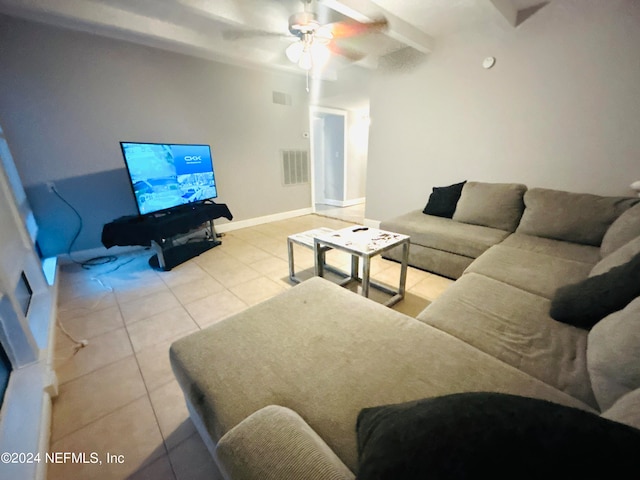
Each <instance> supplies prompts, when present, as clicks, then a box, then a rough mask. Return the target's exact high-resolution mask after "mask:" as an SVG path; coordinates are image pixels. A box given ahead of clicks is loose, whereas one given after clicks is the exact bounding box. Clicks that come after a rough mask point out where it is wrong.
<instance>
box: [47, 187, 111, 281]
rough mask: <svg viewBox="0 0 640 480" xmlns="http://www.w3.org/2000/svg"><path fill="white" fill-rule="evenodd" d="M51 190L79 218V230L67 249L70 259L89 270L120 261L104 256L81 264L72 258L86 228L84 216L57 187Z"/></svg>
mask: <svg viewBox="0 0 640 480" xmlns="http://www.w3.org/2000/svg"><path fill="white" fill-rule="evenodd" d="M50 188H51V191H52V192H53V193H54V194H55V195H56V197H58V198H59V199H60V200H61V201H62V202H64V204H65V205H67V207H69V208H70V209H71V211H72V212H73V213H74V214H75V216H76V217H77V218H78V228H77V230H76V233H75V234H74V235H73V238H72V239H71V242H70V243H69V247H68V248H67V255H68V257H69V259H70V260H71V261H72V262H73V263H75V264H76V265H80V266H81V267H82V268H84V269H89V268H91V267H95V266H99V265H106V264H107V263H113V262H115V261H116V260H117V259H118V257H116V256H114V255H102V256H98V257H93V258H90V259H89V260H85V261H84V262H79V261H77V260H75V259H74V258H73V257H72V256H71V249H72V248H73V245H74V244H75V243H76V240H77V239H78V237H79V236H80V232H82V229H83V228H84V222H83V221H82V216H81V215H80V212H78V210H76V208H75V207H74V206H73V205H71V204H70V203H69V202H68V201H67V199H66V198H64V197H63V196H62V195H60V192H58V189H57V188H56V187H55V185H51V187H50Z"/></svg>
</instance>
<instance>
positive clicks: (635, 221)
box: [600, 202, 640, 258]
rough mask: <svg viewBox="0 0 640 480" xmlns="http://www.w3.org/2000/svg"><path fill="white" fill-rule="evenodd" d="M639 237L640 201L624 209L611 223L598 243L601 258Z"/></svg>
mask: <svg viewBox="0 0 640 480" xmlns="http://www.w3.org/2000/svg"><path fill="white" fill-rule="evenodd" d="M637 237H640V202H638V203H637V204H636V205H634V206H633V207H631V208H629V209H628V210H626V211H625V212H624V213H623V214H622V215H620V216H619V217H618V218H616V220H615V221H614V222H613V223H612V224H611V226H610V227H609V229H608V230H607V233H605V234H604V238H603V239H602V245H600V256H601V257H602V258H604V257H606V256H608V255H610V254H612V253H613V252H615V251H616V250H619V249H620V247H622V246H623V245H626V244H627V243H629V242H630V241H631V240H633V239H634V238H637Z"/></svg>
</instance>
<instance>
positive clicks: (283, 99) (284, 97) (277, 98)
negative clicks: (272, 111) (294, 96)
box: [273, 92, 293, 106]
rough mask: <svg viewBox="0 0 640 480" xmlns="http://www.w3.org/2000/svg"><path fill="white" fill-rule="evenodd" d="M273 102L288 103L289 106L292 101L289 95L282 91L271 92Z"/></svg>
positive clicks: (278, 103)
mask: <svg viewBox="0 0 640 480" xmlns="http://www.w3.org/2000/svg"><path fill="white" fill-rule="evenodd" d="M273 103H275V104H277V105H288V106H290V105H291V104H292V103H293V102H292V100H291V95H289V94H288V93H284V92H273Z"/></svg>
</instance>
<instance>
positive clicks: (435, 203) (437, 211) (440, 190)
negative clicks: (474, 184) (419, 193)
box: [422, 181, 467, 218]
mask: <svg viewBox="0 0 640 480" xmlns="http://www.w3.org/2000/svg"><path fill="white" fill-rule="evenodd" d="M465 183H467V182H466V181H465V182H461V183H456V184H454V185H449V186H448V187H433V190H432V192H431V195H429V201H428V202H427V205H426V206H425V207H424V210H423V211H422V213H424V214H426V215H435V216H436V217H445V218H451V217H453V212H455V211H456V205H457V204H458V200H459V199H460V194H461V193H462V187H464V184H465Z"/></svg>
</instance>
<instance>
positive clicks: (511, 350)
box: [417, 273, 598, 408]
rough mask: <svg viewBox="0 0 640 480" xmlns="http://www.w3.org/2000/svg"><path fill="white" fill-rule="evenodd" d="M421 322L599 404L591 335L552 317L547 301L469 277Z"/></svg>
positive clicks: (480, 277) (430, 308)
mask: <svg viewBox="0 0 640 480" xmlns="http://www.w3.org/2000/svg"><path fill="white" fill-rule="evenodd" d="M417 318H418V320H420V321H422V322H425V323H427V324H429V325H432V326H434V327H436V328H438V329H440V330H442V331H444V332H447V333H449V334H451V335H453V336H455V337H457V338H459V339H461V340H463V341H464V342H466V343H468V344H470V345H473V346H474V347H476V348H477V349H479V350H482V351H483V352H486V353H488V354H489V355H491V356H492V357H495V358H498V359H500V360H502V361H504V362H506V363H508V364H509V365H513V366H514V367H516V368H518V369H520V370H522V371H523V372H526V373H528V374H529V375H532V376H534V377H536V378H539V379H540V380H542V381H544V382H545V383H548V384H549V385H552V386H554V387H556V388H557V389H558V390H562V391H563V392H566V393H568V394H569V395H572V396H574V397H576V398H578V399H580V400H582V401H583V402H585V403H587V404H589V405H591V406H593V407H594V408H597V406H598V404H597V402H596V400H595V397H594V396H593V392H592V390H591V385H590V382H589V373H588V371H587V358H586V357H587V332H586V331H585V330H582V329H579V328H575V327H572V326H569V325H566V324H564V323H560V322H556V321H555V320H553V319H552V318H551V317H549V300H548V299H546V298H543V297H540V296H538V295H534V294H532V293H528V292H525V291H524V290H521V289H519V288H516V287H512V286H510V285H507V284H505V283H502V282H499V281H497V280H494V279H491V278H488V277H485V276H483V275H478V274H475V273H468V274H465V275H463V276H462V278H460V279H459V280H458V281H457V282H455V283H454V284H453V285H451V286H450V287H449V288H448V289H447V290H446V291H445V292H444V293H442V294H441V295H440V296H439V297H438V300H437V301H436V302H433V303H432V304H431V305H429V306H428V307H427V308H426V309H424V310H423V311H422V312H421V313H420V314H419V315H418V317H417Z"/></svg>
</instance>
